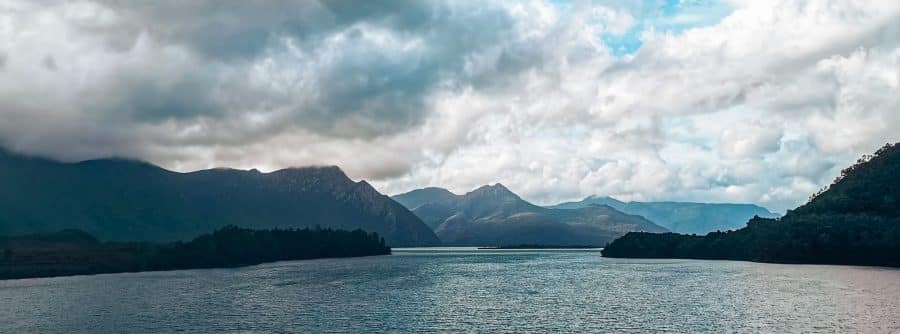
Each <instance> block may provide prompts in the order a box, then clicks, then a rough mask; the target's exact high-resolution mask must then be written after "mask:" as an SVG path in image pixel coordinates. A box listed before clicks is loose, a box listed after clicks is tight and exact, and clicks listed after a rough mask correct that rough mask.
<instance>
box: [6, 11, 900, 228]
mask: <svg viewBox="0 0 900 334" xmlns="http://www.w3.org/2000/svg"><path fill="white" fill-rule="evenodd" d="M898 18H900V4H897V3H895V2H890V1H883V2H859V1H850V0H806V1H799V0H798V1H767V0H764V1H729V2H727V3H725V2H714V1H699V2H660V1H647V2H640V3H622V2H618V1H599V0H598V1H593V2H572V3H569V2H559V1H553V2H545V1H532V2H507V1H493V2H460V1H427V2H423V1H386V2H380V1H369V2H364V3H360V2H358V1H289V0H282V1H270V2H264V3H259V2H243V1H234V2H232V1H225V2H222V1H213V0H203V1H192V2H189V3H185V2H183V1H168V0H167V1H154V2H130V1H125V2H123V1H108V0H96V1H89V0H84V1H43V2H32V1H20V0H12V1H5V2H3V4H0V101H2V102H0V145H4V146H7V147H11V148H13V149H15V150H18V151H22V152H28V153H33V154H41V155H46V156H52V157H55V158H61V159H65V160H79V159H86V158H96V157H103V156H110V155H123V156H129V157H136V158H142V159H147V160H150V161H152V162H155V163H158V164H161V165H163V166H166V167H168V168H173V169H177V170H192V169H198V168H208V167H216V166H230V167H238V168H254V167H255V168H261V169H266V170H270V169H276V168H281V167H286V166H292V165H310V164H338V165H340V166H342V167H343V168H344V169H345V170H347V172H348V173H349V174H350V175H351V176H353V177H356V178H367V179H372V180H374V184H375V185H376V186H378V187H379V188H380V189H381V190H383V191H385V192H389V193H395V192H400V191H405V190H409V189H411V188H414V187H421V186H428V185H436V186H445V187H448V188H450V189H451V190H454V191H466V190H470V189H472V188H474V187H476V186H478V185H480V184H486V183H495V182H503V183H504V184H506V185H507V186H510V187H511V188H512V189H514V190H516V191H518V192H520V193H522V195H523V196H524V197H525V198H526V199H530V200H534V201H536V202H539V203H551V202H554V201H558V200H568V199H573V198H578V197H583V196H586V195H589V194H600V195H615V196H620V197H622V198H623V199H641V200H655V199H667V200H698V201H750V202H755V203H759V204H764V205H767V206H770V207H772V208H773V209H776V210H784V209H786V208H790V207H792V206H795V205H797V204H799V203H800V202H802V201H803V200H805V199H806V197H807V196H808V195H809V193H811V192H812V191H815V189H818V188H819V187H820V186H822V185H824V183H827V182H829V181H830V180H831V178H833V176H834V175H836V173H837V172H839V169H840V168H841V167H842V166H844V165H846V164H848V163H850V162H852V161H854V160H855V158H856V157H857V156H859V155H861V154H863V153H868V152H871V151H874V150H875V149H876V148H877V147H879V146H880V145H881V144H883V143H884V142H888V141H900V134H897V133H896V131H893V129H895V128H896V127H897V126H898V125H900V116H898V115H900V114H897V113H896V110H897V109H898V107H900V100H898V99H900V97H898V95H897V94H896V93H895V92H896V91H898V88H900V87H898V85H900V73H898V71H897V69H898V68H900V64H898V61H900V20H898ZM798 157H802V159H800V158H798Z"/></svg>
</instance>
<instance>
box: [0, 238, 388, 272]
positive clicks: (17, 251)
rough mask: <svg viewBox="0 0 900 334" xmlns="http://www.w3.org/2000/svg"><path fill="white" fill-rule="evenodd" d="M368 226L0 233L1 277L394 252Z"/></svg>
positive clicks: (188, 266) (193, 267) (248, 262)
mask: <svg viewBox="0 0 900 334" xmlns="http://www.w3.org/2000/svg"><path fill="white" fill-rule="evenodd" d="M390 253H391V249H390V248H389V247H387V246H385V244H384V239H382V238H381V237H379V236H378V235H377V234H375V233H367V232H365V231H362V230H355V231H343V230H332V229H318V228H316V229H287V230H251V229H244V228H238V227H233V226H228V227H225V228H222V229H220V230H218V231H215V232H213V233H211V234H204V235H201V236H199V237H197V238H194V239H193V240H191V241H189V242H174V243H166V244H154V243H136V242H100V241H98V240H97V239H96V238H94V237H93V236H91V235H89V234H87V233H85V232H82V231H78V230H64V231H60V232H56V233H48V234H35V235H27V236H16V237H3V238H0V279H14V278H28V277H49V276H68V275H86V274H103V273H119V272H137V271H155V270H175V269H195V268H220V267H238V266H247V265H255V264H260V263H265V262H274V261H288V260H303V259H316V258H336V257H356V256H368V255H385V254H390Z"/></svg>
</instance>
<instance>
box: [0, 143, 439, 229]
mask: <svg viewBox="0 0 900 334" xmlns="http://www.w3.org/2000/svg"><path fill="white" fill-rule="evenodd" d="M0 184H2V185H3V187H2V188H0V212H3V215H2V217H0V235H11V234H30V233H48V232H54V231H58V230H62V229H66V228H77V229H80V230H84V231H86V232H88V233H90V234H92V235H94V236H96V237H98V238H100V239H101V240H121V241H138V240H140V241H171V240H186V239H189V238H192V237H194V236H196V235H199V234H203V233H209V232H211V231H213V230H215V229H217V228H221V227H223V226H226V225H236V226H241V227H249V228H258V229H270V228H277V227H279V228H287V227H311V226H315V225H319V226H322V227H332V228H340V229H349V230H352V229H357V228H361V229H363V230H366V231H369V232H377V233H378V234H379V235H381V236H383V237H384V238H385V240H386V241H387V242H388V244H390V245H393V246H401V245H404V246H406V245H435V244H438V243H439V241H438V239H437V237H436V236H435V235H434V233H433V232H432V231H431V230H430V229H429V228H428V227H427V226H425V225H424V224H423V223H422V222H421V220H419V219H418V218H417V217H416V216H415V215H413V214H412V213H411V212H409V210H407V209H406V208H405V207H403V206H402V205H400V204H399V203H397V202H394V201H393V200H391V199H390V198H389V197H387V196H385V195H382V194H380V193H378V191H376V190H375V189H374V188H372V187H371V186H370V185H369V184H368V183H366V182H365V181H361V182H353V181H352V180H350V179H349V178H348V177H347V176H346V175H345V174H344V173H343V172H342V171H341V170H340V169H339V168H337V167H308V168H291V169H285V170H279V171H276V172H272V173H260V172H258V171H256V170H251V171H242V170H233V169H212V170H203V171H197V172H192V173H176V172H171V171H168V170H165V169H162V168H159V167H156V166H153V165H151V164H148V163H144V162H138V161H131V160H122V159H104V160H92V161H85V162H80V163H73V164H68V163H59V162H55V161H51V160H47V159H40V158H33V157H26V156H21V155H17V154H12V153H9V152H4V151H2V150H0Z"/></svg>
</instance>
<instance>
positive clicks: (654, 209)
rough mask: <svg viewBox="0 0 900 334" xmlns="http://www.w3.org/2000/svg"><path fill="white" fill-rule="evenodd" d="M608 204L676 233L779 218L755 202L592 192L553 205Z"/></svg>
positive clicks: (706, 230) (566, 206) (709, 230)
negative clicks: (634, 198) (638, 198)
mask: <svg viewBox="0 0 900 334" xmlns="http://www.w3.org/2000/svg"><path fill="white" fill-rule="evenodd" d="M591 205H608V206H610V207H612V208H615V209H616V210H619V211H622V212H624V213H628V214H632V215H640V216H643V217H644V218H647V219H649V220H650V221H652V222H654V223H656V224H658V225H660V226H662V227H665V228H667V229H669V230H670V231H672V232H676V233H685V234H701V235H702V234H707V233H709V232H715V231H727V230H736V229H739V228H742V227H744V226H747V221H748V220H750V218H753V217H755V216H759V217H762V218H775V217H778V215H777V214H775V213H772V212H770V211H769V210H767V209H766V208H763V207H761V206H758V205H754V204H732V203H690V202H622V201H619V200H617V199H615V198H612V197H601V196H589V197H587V198H585V199H584V200H581V201H578V202H566V203H561V204H557V205H553V206H549V208H553V209H579V208H584V207H587V206H591Z"/></svg>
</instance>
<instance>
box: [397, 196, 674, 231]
mask: <svg viewBox="0 0 900 334" xmlns="http://www.w3.org/2000/svg"><path fill="white" fill-rule="evenodd" d="M394 199H396V200H397V201H398V202H400V203H401V204H404V205H406V206H407V207H408V208H410V209H411V210H412V211H413V213H415V214H416V216H418V217H419V218H421V219H422V220H423V221H425V223H426V224H427V225H428V226H430V227H431V228H433V229H434V231H435V233H436V234H437V235H438V237H440V238H441V241H442V242H443V243H444V244H447V245H460V246H505V245H518V244H535V245H604V244H605V243H607V242H609V241H611V240H612V239H614V238H616V237H618V236H621V235H623V234H624V233H626V232H629V231H648V232H665V231H666V230H665V229H664V228H662V227H659V226H657V225H655V224H653V223H652V222H650V221H648V220H646V219H644V218H643V217H640V216H633V215H627V214H624V213H622V212H619V211H616V210H615V209H613V208H611V207H609V206H591V207H586V208H581V209H575V210H556V209H548V208H544V207H540V206H537V205H534V204H531V203H529V202H527V201H525V200H523V199H522V198H520V197H519V196H518V195H516V194H515V193H513V192H511V191H510V190H509V189H507V188H506V187H504V186H503V185H501V184H496V185H493V186H483V187H480V188H478V189H475V190H473V191H471V192H469V193H467V194H465V195H455V194H453V193H451V192H449V191H447V190H445V189H440V188H425V189H418V190H413V191H411V192H408V193H405V194H401V195H397V196H394Z"/></svg>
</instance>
